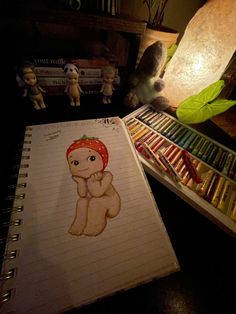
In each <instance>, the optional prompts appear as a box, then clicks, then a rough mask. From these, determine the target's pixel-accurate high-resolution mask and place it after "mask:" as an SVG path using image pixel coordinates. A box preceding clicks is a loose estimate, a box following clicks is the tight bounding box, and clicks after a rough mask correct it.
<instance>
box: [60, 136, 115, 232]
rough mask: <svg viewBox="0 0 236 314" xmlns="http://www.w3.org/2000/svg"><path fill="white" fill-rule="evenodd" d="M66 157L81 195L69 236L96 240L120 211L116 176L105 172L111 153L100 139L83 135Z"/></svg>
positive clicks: (71, 146)
mask: <svg viewBox="0 0 236 314" xmlns="http://www.w3.org/2000/svg"><path fill="white" fill-rule="evenodd" d="M66 156H67V161H68V164H69V169H70V172H71V174H72V179H73V180H74V181H75V182H76V183H77V193H78V195H79V199H78V201H77V204H76V215H75V218H74V221H73V223H72V224H71V227H70V229H69V233H71V234H73V235H78V236H79V235H81V234H84V235H88V236H96V235H98V234H100V233H101V232H102V231H103V230H104V228H105V227H106V223H107V218H113V217H115V216H117V215H118V213H119V211H120V197H119V194H118V193H117V191H116V190H115V188H114V186H113V185H112V180H113V175H112V173H111V172H109V171H104V169H105V168H106V166H107V164H108V150H107V148H106V146H105V145H104V144H103V143H102V142H101V141H100V140H99V139H97V138H88V137H87V136H85V135H84V136H83V137H82V138H80V139H79V140H77V141H75V142H74V143H72V144H71V145H70V146H69V148H68V149H67V153H66Z"/></svg>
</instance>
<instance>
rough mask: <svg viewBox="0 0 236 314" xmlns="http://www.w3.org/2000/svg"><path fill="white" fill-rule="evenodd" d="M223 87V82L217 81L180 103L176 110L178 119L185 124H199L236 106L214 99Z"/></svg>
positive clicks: (231, 101) (228, 101)
mask: <svg viewBox="0 0 236 314" xmlns="http://www.w3.org/2000/svg"><path fill="white" fill-rule="evenodd" d="M223 87H224V81H223V80H219V81H217V82H215V83H213V84H211V85H210V86H208V87H207V88H205V89H203V90H202V91H201V92H200V93H199V94H197V95H193V96H190V97H188V98H187V99H185V100H184V101H182V102H181V103H180V104H179V107H178V108H177V110H176V115H177V117H178V119H179V120H180V121H181V122H183V123H186V124H192V123H201V122H204V121H206V120H208V119H210V118H212V117H213V116H215V115H217V114H219V113H222V112H224V111H226V110H228V109H229V108H230V107H232V106H233V105H235V104H236V101H235V100H227V99H215V98H216V97H217V96H218V95H219V94H220V92H221V91H222V89H223Z"/></svg>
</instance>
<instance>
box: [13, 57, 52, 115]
mask: <svg viewBox="0 0 236 314" xmlns="http://www.w3.org/2000/svg"><path fill="white" fill-rule="evenodd" d="M18 74H19V77H20V78H21V79H22V80H23V82H24V84H25V85H24V92H23V97H26V96H27V97H28V98H29V99H30V100H31V101H32V103H33V106H34V108H35V109H37V110H39V109H44V108H46V105H45V103H44V100H43V94H42V93H45V90H43V89H42V88H41V87H40V85H39V84H38V80H37V77H36V73H35V67H34V65H33V64H32V63H30V62H24V63H22V64H21V65H20V66H19V67H18Z"/></svg>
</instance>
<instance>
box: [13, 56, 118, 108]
mask: <svg viewBox="0 0 236 314" xmlns="http://www.w3.org/2000/svg"><path fill="white" fill-rule="evenodd" d="M63 70H64V73H65V77H66V86H65V93H66V94H67V95H68V97H69V100H70V105H71V106H80V95H81V93H83V90H82V89H81V87H80V85H79V69H78V68H77V66H76V65H74V64H72V63H67V64H65V65H64V67H63ZM17 72H18V75H19V77H20V78H21V79H22V81H23V82H24V91H23V97H28V98H29V99H30V101H31V102H32V104H33V106H34V108H35V109H37V110H39V109H44V108H46V105H45V103H44V98H43V94H44V93H45V90H44V89H43V88H42V87H41V86H40V85H39V83H38V80H37V76H36V71H35V66H34V64H33V63H31V62H24V63H22V64H21V65H20V66H19V67H18V70H17ZM115 75H116V71H115V68H114V67H113V66H110V65H109V66H104V67H103V69H102V78H103V81H102V86H101V90H100V92H101V93H102V96H103V97H102V102H103V103H104V104H109V103H111V97H112V94H113V91H114V87H113V81H114V79H115Z"/></svg>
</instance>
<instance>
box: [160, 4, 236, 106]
mask: <svg viewBox="0 0 236 314" xmlns="http://www.w3.org/2000/svg"><path fill="white" fill-rule="evenodd" d="M235 21H236V1H235V0H211V1H208V2H207V3H206V4H205V5H204V6H203V7H202V8H201V9H200V10H198V12H197V13H196V14H195V16H194V17H193V18H192V20H191V21H190V23H189V24H188V26H187V28H186V30H185V34H184V36H183V38H182V40H181V42H180V43H179V46H178V49H177V51H176V52H175V55H174V56H173V58H172V59H171V61H170V63H169V65H168V67H167V69H166V72H165V74H164V77H163V79H164V81H165V83H166V88H165V90H164V94H165V96H166V97H167V98H169V100H170V102H171V105H172V106H175V107H177V106H178V104H179V103H180V102H181V101H182V100H184V99H186V98H187V97H189V96H192V95H194V94H197V93H199V92H200V91H201V90H202V89H204V88H205V87H207V86H209V85H210V84H212V83H214V82H216V81H217V80H219V79H220V78H221V76H222V74H223V73H224V71H225V68H226V66H227V65H228V63H229V61H230V59H231V57H232V55H233V53H234V52H235V49H236V22H235Z"/></svg>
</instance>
